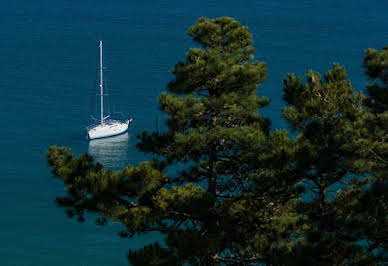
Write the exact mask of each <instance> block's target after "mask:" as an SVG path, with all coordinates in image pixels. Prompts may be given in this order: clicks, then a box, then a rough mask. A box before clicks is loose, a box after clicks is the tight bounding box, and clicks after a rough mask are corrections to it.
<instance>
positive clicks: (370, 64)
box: [364, 46, 388, 112]
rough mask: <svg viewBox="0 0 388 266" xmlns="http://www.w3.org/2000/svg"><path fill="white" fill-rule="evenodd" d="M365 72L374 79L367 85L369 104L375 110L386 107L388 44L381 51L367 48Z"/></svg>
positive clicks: (383, 109)
mask: <svg viewBox="0 0 388 266" xmlns="http://www.w3.org/2000/svg"><path fill="white" fill-rule="evenodd" d="M364 67H365V73H366V74H367V75H368V76H369V77H370V78H371V79H372V80H374V81H375V83H374V84H371V85H369V86H368V87H367V89H368V94H369V96H370V101H369V106H370V107H372V108H373V110H374V111H375V112H384V111H386V110H387V109H388V46H386V47H384V48H383V49H382V51H381V52H379V51H377V50H376V49H368V50H366V52H365V54H364Z"/></svg>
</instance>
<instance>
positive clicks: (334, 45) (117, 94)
mask: <svg viewBox="0 0 388 266" xmlns="http://www.w3.org/2000/svg"><path fill="white" fill-rule="evenodd" d="M79 2H81V1H75V0H57V1H48V0H47V1H45V0H36V1H27V0H14V1H3V3H2V4H1V7H0V32H1V34H0V92H1V97H0V118H1V121H2V125H3V126H2V128H1V131H0V147H1V152H0V171H1V176H0V211H1V219H0V240H1V241H0V265H126V264H127V260H126V257H125V254H126V251H127V250H128V249H129V248H132V249H137V248H139V247H141V246H142V245H143V244H144V243H148V242H150V241H152V240H155V239H158V237H157V236H155V235H148V236H145V237H141V238H135V239H131V240H128V239H120V238H119V237H118V236H117V232H118V231H119V230H120V228H121V226H120V224H111V225H109V226H106V227H102V228H101V227H97V226H95V225H94V223H93V219H88V220H87V221H86V222H85V223H84V224H79V223H77V222H76V221H74V220H70V219H67V218H66V217H65V214H64V211H63V210H62V209H59V208H57V207H56V206H55V204H54V199H55V196H57V195H62V194H63V193H64V187H63V185H62V183H61V182H60V181H59V180H57V179H54V178H53V177H52V175H51V173H50V169H49V168H48V167H47V164H46V160H45V156H44V152H45V151H46V150H47V149H48V147H49V146H50V145H52V144H56V145H66V146H68V147H71V149H72V150H73V151H74V153H75V154H77V155H79V154H81V153H83V152H89V153H91V154H92V155H94V156H95V157H96V159H97V160H98V161H100V162H102V163H104V164H105V165H106V166H107V167H109V168H113V169H119V168H121V167H123V166H125V165H126V164H128V163H131V164H138V163H139V162H140V161H142V160H145V159H146V158H147V157H146V155H144V154H142V153H140V152H138V151H136V149H135V145H136V138H135V135H136V133H139V132H141V131H142V130H143V129H148V130H152V129H154V128H155V117H156V114H157V112H158V111H157V110H158V107H157V102H156V96H157V95H158V94H159V93H160V92H161V91H163V90H165V87H166V84H167V82H168V81H169V79H170V78H171V74H170V73H169V70H170V69H171V68H172V67H173V65H174V64H175V63H176V62H177V61H178V60H180V59H183V58H184V54H185V52H186V51H187V49H188V48H189V47H190V46H192V45H193V44H192V42H191V40H190V38H189V37H188V36H187V35H186V34H185V32H186V30H187V28H188V27H189V26H190V25H192V24H194V23H195V21H196V19H197V18H198V17H200V16H208V17H218V16H232V17H235V18H236V19H237V20H239V21H240V22H241V23H242V24H244V25H247V26H248V27H249V29H250V31H251V32H252V33H253V38H254V44H255V46H256V47H257V48H258V49H257V52H256V59H259V60H262V61H265V62H267V64H268V70H269V72H268V78H267V80H266V81H265V82H264V84H262V85H261V86H260V95H265V96H268V97H269V98H270V99H271V104H270V106H269V107H267V108H265V110H263V111H262V113H263V114H264V115H266V116H268V117H270V118H271V119H272V124H273V127H274V128H276V127H286V124H285V122H284V121H283V120H282V119H281V117H280V115H281V111H280V108H281V106H282V104H283V103H282V100H281V97H282V92H281V87H282V78H283V77H284V76H285V75H286V73H288V72H295V73H297V74H299V75H302V74H303V73H305V72H306V71H307V69H310V68H312V69H314V70H317V71H325V70H327V69H328V68H329V67H330V66H331V64H332V63H333V62H339V63H341V64H342V65H344V66H346V67H347V69H348V72H349V75H350V78H351V80H352V84H353V85H354V87H356V88H357V89H362V88H364V87H365V84H366V83H367V79H366V78H365V76H364V75H363V69H362V55H363V51H364V50H365V49H366V48H368V47H376V48H378V49H381V48H382V46H383V45H388V12H386V11H387V10H388V2H387V1H382V0H381V1H378V0H371V1H363V0H354V1H334V0H330V1H318V0H311V1H286V0H274V1H262V0H257V1H252V0H246V1H230V0H224V1H214V0H208V1H177V0H170V1H165V0H162V1H149V0H145V1H124V0H117V1H102V0H93V1H90V0H86V1H82V3H79ZM100 39H102V40H104V55H105V64H106V67H107V70H106V79H107V84H108V85H109V89H110V94H111V97H110V98H111V101H112V102H114V103H115V108H116V110H120V111H121V112H123V113H124V114H125V115H126V116H127V117H133V118H134V123H133V124H132V126H131V128H130V130H129V134H127V135H123V136H120V137H119V138H116V139H112V140H109V141H108V140H106V141H104V140H102V141H94V142H90V143H89V142H87V141H86V139H85V126H87V124H88V116H89V113H90V106H91V104H90V102H91V95H93V94H95V93H96V91H95V89H96V88H95V84H96V80H97V71H96V67H97V66H98V40H100Z"/></svg>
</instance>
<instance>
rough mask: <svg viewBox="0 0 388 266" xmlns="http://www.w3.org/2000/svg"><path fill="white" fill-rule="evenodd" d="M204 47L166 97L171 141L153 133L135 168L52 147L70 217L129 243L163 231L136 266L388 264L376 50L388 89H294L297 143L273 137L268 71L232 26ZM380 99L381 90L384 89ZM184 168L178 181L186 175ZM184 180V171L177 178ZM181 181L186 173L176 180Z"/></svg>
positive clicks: (369, 67)
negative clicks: (91, 219)
mask: <svg viewBox="0 0 388 266" xmlns="http://www.w3.org/2000/svg"><path fill="white" fill-rule="evenodd" d="M188 34H189V35H190V36H191V37H192V38H193V40H194V41H195V42H196V43H197V44H198V47H195V48H191V49H189V51H188V53H187V54H186V59H185V60H184V61H183V62H178V63H177V64H176V65H175V67H174V68H173V69H172V73H173V75H174V79H173V80H172V81H171V82H170V83H169V84H168V92H164V93H162V94H161V95H160V96H159V103H160V109H161V110H162V111H163V112H165V113H166V115H167V119H166V125H167V129H166V131H165V132H153V133H151V134H150V133H148V132H143V133H142V134H140V135H139V136H138V137H139V139H140V142H139V143H138V148H139V149H140V150H142V151H144V152H149V153H152V155H154V159H152V160H150V161H147V162H143V163H141V164H140V165H139V166H136V167H135V166H131V165H128V166H127V167H125V168H124V169H123V170H121V171H112V170H106V169H104V167H103V166H102V165H100V164H98V163H94V162H93V159H92V158H91V157H90V156H89V155H87V154H83V155H81V156H80V157H78V158H75V157H74V156H73V155H72V153H71V151H70V150H69V149H67V148H59V147H55V146H53V147H50V149H49V150H48V152H47V157H48V163H49V165H50V166H51V167H52V168H53V174H54V175H55V176H57V177H59V178H61V179H62V180H63V181H64V183H65V186H66V189H67V192H68V193H67V195H66V196H65V197H58V198H57V203H58V205H59V206H61V207H64V208H65V209H66V211H67V213H68V215H69V216H70V217H73V216H75V217H77V218H78V220H79V221H83V220H84V213H85V212H88V211H90V212H94V213H97V214H98V218H97V220H96V222H97V223H98V224H106V223H107V222H108V221H109V220H115V221H119V222H121V223H122V224H123V225H124V226H125V230H123V231H122V232H121V236H122V237H129V238H130V237H133V236H134V235H136V234H145V233H148V232H155V231H156V232H159V233H162V234H163V235H164V236H165V239H164V242H163V243H161V244H159V243H153V244H150V245H148V246H145V247H143V248H142V249H140V250H137V251H130V252H129V253H128V259H129V261H130V263H131V264H132V265H182V264H194V265H220V264H222V265H251V264H269V265H304V264H311V265H332V264H335V265H337V264H360V265H361V264H369V265H375V264H378V263H381V262H384V261H385V260H386V258H387V256H386V254H387V253H386V252H387V241H386V239H388V231H387V228H388V225H387V201H386V199H387V196H388V195H387V189H388V185H387V170H388V169H387V167H388V163H387V162H388V143H387V139H388V136H387V132H388V110H387V105H386V103H387V101H386V100H385V98H384V97H385V96H386V95H385V92H386V73H387V65H388V64H387V58H386V55H387V53H386V51H387V49H386V48H384V49H383V51H382V52H378V51H376V50H372V49H369V50H368V51H367V52H366V54H365V68H366V73H367V74H368V75H369V76H370V77H371V78H373V79H376V80H377V81H378V83H376V84H375V85H373V86H374V87H373V88H377V87H378V89H371V88H372V87H368V93H369V97H366V96H364V95H363V94H362V93H361V92H356V91H355V90H354V89H353V87H352V85H351V83H350V81H349V80H348V78H347V74H346V71H345V68H343V67H341V66H339V65H338V64H334V65H333V68H332V69H331V70H329V71H328V72H326V73H325V75H323V78H321V75H320V74H319V73H315V72H313V71H309V72H308V73H307V75H306V82H303V80H302V78H301V77H296V76H295V75H294V74H289V75H288V76H287V77H286V78H285V79H284V88H283V90H284V97H283V99H284V100H285V102H286V103H287V107H285V108H283V115H284V118H285V119H286V120H287V121H288V122H289V124H290V126H291V127H292V129H293V130H294V131H296V132H298V136H297V137H296V138H295V139H291V138H290V137H289V136H288V133H287V131H286V130H274V131H270V129H269V125H270V122H269V120H268V119H265V118H263V117H262V116H261V115H260V114H259V112H258V110H259V109H260V108H263V107H265V106H266V105H267V104H268V99H266V98H259V97H257V88H258V86H259V84H260V83H261V82H263V80H264V79H265V77H266V72H267V71H266V65H265V64H264V63H262V62H259V61H255V60H254V58H253V52H254V50H255V49H254V47H253V46H252V36H251V34H250V32H249V31H248V28H247V27H244V26H241V25H240V24H239V23H238V22H237V21H235V20H234V19H232V18H228V17H223V18H216V19H209V18H200V19H199V20H198V21H197V23H196V24H195V25H193V26H192V27H190V28H189V30H188ZM376 86H377V87H376ZM177 164H178V165H179V167H178V168H174V167H175V166H176V165H177ZM171 169H175V171H171ZM178 169H179V170H178Z"/></svg>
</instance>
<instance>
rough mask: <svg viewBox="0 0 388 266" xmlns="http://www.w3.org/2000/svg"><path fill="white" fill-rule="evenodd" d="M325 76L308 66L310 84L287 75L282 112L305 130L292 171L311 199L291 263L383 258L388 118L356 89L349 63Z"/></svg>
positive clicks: (303, 205)
mask: <svg viewBox="0 0 388 266" xmlns="http://www.w3.org/2000/svg"><path fill="white" fill-rule="evenodd" d="M324 77H325V78H324V80H321V78H320V75H319V74H318V73H314V72H312V71H309V72H308V73H307V78H306V80H307V82H306V84H303V83H302V79H301V78H296V77H295V76H294V75H288V77H287V78H286V79H285V80H284V92H285V95H284V100H285V101H286V102H287V103H288V104H289V105H290V106H289V107H287V108H284V109H283V114H284V117H285V118H286V119H287V120H288V121H289V123H290V124H291V126H292V128H293V129H295V130H298V131H299V132H300V135H299V136H298V137H297V139H296V143H295V144H296V152H295V164H294V165H293V166H294V171H296V172H298V173H300V177H301V178H302V180H303V183H304V184H305V187H306V192H307V193H308V194H307V196H308V197H309V198H311V200H309V201H301V202H299V205H298V206H297V207H296V210H297V212H298V217H301V219H300V220H299V221H298V222H299V225H300V227H301V230H300V235H299V237H298V238H297V242H296V245H295V246H294V247H293V251H292V253H291V254H292V255H291V258H290V259H289V262H290V263H291V262H292V263H295V264H297V265H299V264H314V265H328V264H336V265H337V264H377V262H378V261H381V260H383V258H384V253H385V252H386V243H385V242H386V241H384V240H383V239H388V235H387V230H386V229H383V228H387V213H386V207H387V205H386V195H387V190H386V188H387V186H386V181H383V180H386V178H387V165H388V164H387V162H388V161H387V158H388V156H387V155H388V153H387V144H388V143H387V137H388V135H387V132H388V131H387V129H388V128H387V126H388V123H386V122H387V120H385V118H384V117H385V115H380V114H378V115H376V114H374V113H373V112H370V110H375V108H374V107H375V105H373V106H371V105H370V104H371V103H373V101H371V100H370V98H369V99H367V98H366V97H365V96H363V95H362V94H361V93H356V92H355V91H354V89H353V88H352V86H351V84H350V81H348V80H347V75H346V72H345V69H344V68H342V67H340V66H339V65H336V64H334V66H333V69H331V70H329V71H328V72H327V73H326V74H325V76H324ZM367 106H368V107H371V109H369V108H367ZM380 111H381V110H380ZM376 186H380V187H379V188H380V190H379V192H376V191H375V190H376ZM372 205H373V207H371V206H372Z"/></svg>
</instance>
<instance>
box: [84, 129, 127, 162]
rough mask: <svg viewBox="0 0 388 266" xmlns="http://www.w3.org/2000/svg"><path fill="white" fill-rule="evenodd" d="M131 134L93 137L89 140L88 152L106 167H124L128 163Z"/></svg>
mask: <svg viewBox="0 0 388 266" xmlns="http://www.w3.org/2000/svg"><path fill="white" fill-rule="evenodd" d="M129 140H130V137H129V134H128V133H124V134H121V135H118V136H114V137H109V138H102V139H93V140H90V141H89V150H88V153H89V154H90V155H91V156H93V158H94V160H95V162H99V163H101V164H103V165H104V167H105V168H113V169H117V168H122V167H124V166H125V165H127V164H128V149H129Z"/></svg>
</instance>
